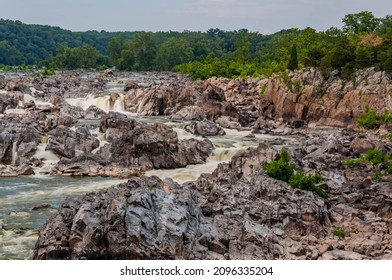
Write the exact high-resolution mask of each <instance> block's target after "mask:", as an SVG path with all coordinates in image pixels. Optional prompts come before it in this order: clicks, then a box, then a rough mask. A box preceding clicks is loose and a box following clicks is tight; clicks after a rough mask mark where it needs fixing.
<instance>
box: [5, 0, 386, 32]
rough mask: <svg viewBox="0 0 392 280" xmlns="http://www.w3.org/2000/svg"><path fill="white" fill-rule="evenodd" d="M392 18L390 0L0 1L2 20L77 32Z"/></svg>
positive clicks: (273, 27) (325, 24)
mask: <svg viewBox="0 0 392 280" xmlns="http://www.w3.org/2000/svg"><path fill="white" fill-rule="evenodd" d="M360 11H371V12H373V14H374V15H375V16H377V17H384V16H385V15H387V14H392V0H166V1H153V0H138V1H133V0H104V1H101V0H95V1H94V0H67V1H60V0H0V18H4V19H13V20H20V21H22V22H24V23H35V24H45V25H54V26H60V27H62V28H65V29H70V30H73V31H86V30H98V31H100V30H106V31H135V30H138V31H141V30H144V31H170V30H172V31H183V30H191V31H195V30H197V31H198V30H200V31H206V30H208V29H209V28H220V29H223V30H238V29H240V28H247V29H249V30H250V31H258V32H261V33H264V34H269V33H273V32H276V31H279V30H281V29H287V28H291V27H298V28H304V27H308V26H310V27H313V28H315V29H317V30H326V29H328V28H329V27H332V26H336V27H341V20H342V18H343V17H344V15H346V14H350V13H357V12H360Z"/></svg>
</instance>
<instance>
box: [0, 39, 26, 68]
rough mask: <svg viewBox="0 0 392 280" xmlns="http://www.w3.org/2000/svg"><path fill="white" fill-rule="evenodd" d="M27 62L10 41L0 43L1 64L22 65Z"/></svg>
mask: <svg viewBox="0 0 392 280" xmlns="http://www.w3.org/2000/svg"><path fill="white" fill-rule="evenodd" d="M26 62H27V60H26V58H25V57H24V56H23V54H22V53H21V52H20V51H19V50H18V49H17V48H15V47H14V46H12V45H10V43H9V42H8V41H0V64H4V65H21V64H24V63H26Z"/></svg>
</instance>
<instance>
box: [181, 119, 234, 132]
mask: <svg viewBox="0 0 392 280" xmlns="http://www.w3.org/2000/svg"><path fill="white" fill-rule="evenodd" d="M185 130H186V131H188V132H190V133H192V134H195V135H200V136H217V135H225V134H226V133H225V131H224V130H223V128H221V127H220V126H219V125H217V124H215V123H214V122H211V121H208V120H202V121H192V122H191V123H190V124H187V125H186V126H185Z"/></svg>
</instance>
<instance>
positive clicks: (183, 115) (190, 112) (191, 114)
mask: <svg viewBox="0 0 392 280" xmlns="http://www.w3.org/2000/svg"><path fill="white" fill-rule="evenodd" d="M170 118H171V119H172V120H183V121H201V120H204V119H205V118H206V114H205V113H204V112H203V110H202V109H201V108H200V107H198V106H187V107H184V108H182V109H181V110H180V111H178V112H177V113H175V114H173V115H172V116H171V117H170Z"/></svg>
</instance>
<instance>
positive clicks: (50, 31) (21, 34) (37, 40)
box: [0, 19, 136, 65]
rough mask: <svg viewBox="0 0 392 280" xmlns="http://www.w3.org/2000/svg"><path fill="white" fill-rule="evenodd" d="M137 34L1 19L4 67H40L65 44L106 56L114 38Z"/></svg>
mask: <svg viewBox="0 0 392 280" xmlns="http://www.w3.org/2000/svg"><path fill="white" fill-rule="evenodd" d="M135 33H136V32H105V31H101V32H98V31H87V32H72V31H69V30H65V29H62V28H60V27H53V26H48V25H36V24H24V23H22V22H20V21H13V20H5V19H0V64H5V65H21V64H37V63H39V62H40V61H42V60H44V59H45V58H47V57H48V56H51V55H52V56H54V55H56V53H57V52H56V49H57V47H58V46H59V45H61V44H64V43H66V44H67V45H68V46H69V47H80V46H82V45H84V44H89V45H91V46H93V47H95V48H96V49H97V50H98V51H100V52H101V53H102V54H106V48H107V45H108V43H109V41H110V40H111V39H112V38H114V37H118V36H121V37H124V39H125V40H130V39H132V37H133V36H134V34H135Z"/></svg>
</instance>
